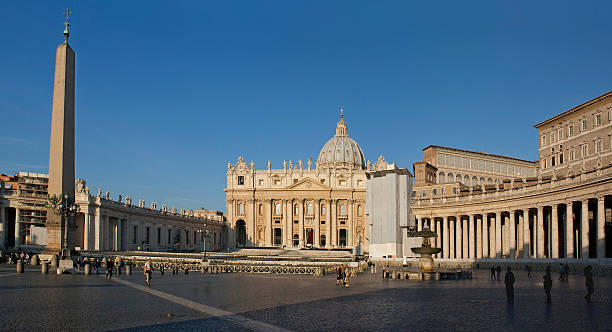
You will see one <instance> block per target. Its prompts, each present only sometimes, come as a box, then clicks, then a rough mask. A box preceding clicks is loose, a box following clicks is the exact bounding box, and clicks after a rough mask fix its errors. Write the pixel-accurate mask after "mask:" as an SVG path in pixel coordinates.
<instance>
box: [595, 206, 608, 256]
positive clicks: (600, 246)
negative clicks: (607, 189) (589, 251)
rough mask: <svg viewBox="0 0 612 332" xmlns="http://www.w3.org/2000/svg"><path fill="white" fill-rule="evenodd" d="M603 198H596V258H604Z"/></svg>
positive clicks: (604, 218) (604, 211) (604, 214)
mask: <svg viewBox="0 0 612 332" xmlns="http://www.w3.org/2000/svg"><path fill="white" fill-rule="evenodd" d="M605 225H606V209H605V197H603V196H602V197H597V237H596V238H597V258H606V233H605Z"/></svg>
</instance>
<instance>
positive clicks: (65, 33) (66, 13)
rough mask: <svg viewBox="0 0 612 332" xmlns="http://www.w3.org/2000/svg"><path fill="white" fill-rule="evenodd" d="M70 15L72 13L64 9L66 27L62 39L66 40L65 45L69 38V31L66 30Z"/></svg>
mask: <svg viewBox="0 0 612 332" xmlns="http://www.w3.org/2000/svg"><path fill="white" fill-rule="evenodd" d="M70 14H72V12H70V10H68V8H66V12H65V13H64V15H66V23H64V25H65V26H66V27H65V28H64V38H66V40H65V43H66V44H68V37H70V31H69V30H68V27H69V26H70Z"/></svg>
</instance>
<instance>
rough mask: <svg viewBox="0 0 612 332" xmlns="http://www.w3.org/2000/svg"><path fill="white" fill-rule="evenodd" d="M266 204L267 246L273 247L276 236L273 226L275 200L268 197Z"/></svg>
mask: <svg viewBox="0 0 612 332" xmlns="http://www.w3.org/2000/svg"><path fill="white" fill-rule="evenodd" d="M265 204H266V211H265V214H266V216H265V218H266V246H267V247H271V246H272V243H273V238H274V228H273V227H272V210H273V208H272V204H274V201H273V200H271V199H266V200H265Z"/></svg>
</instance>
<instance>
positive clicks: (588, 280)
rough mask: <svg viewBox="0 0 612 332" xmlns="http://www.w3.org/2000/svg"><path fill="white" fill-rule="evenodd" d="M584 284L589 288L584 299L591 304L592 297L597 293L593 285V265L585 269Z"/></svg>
mask: <svg viewBox="0 0 612 332" xmlns="http://www.w3.org/2000/svg"><path fill="white" fill-rule="evenodd" d="M584 284H585V285H586V288H587V293H586V295H585V296H584V299H585V300H586V301H587V302H588V303H591V295H593V292H594V291H595V289H594V285H593V267H592V266H591V265H589V266H587V267H585V268H584Z"/></svg>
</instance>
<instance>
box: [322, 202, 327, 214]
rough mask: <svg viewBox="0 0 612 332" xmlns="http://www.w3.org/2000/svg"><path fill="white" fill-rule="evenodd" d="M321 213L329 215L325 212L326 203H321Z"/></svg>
mask: <svg viewBox="0 0 612 332" xmlns="http://www.w3.org/2000/svg"><path fill="white" fill-rule="evenodd" d="M321 215H322V216H325V215H327V214H326V213H325V204H323V205H321Z"/></svg>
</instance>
